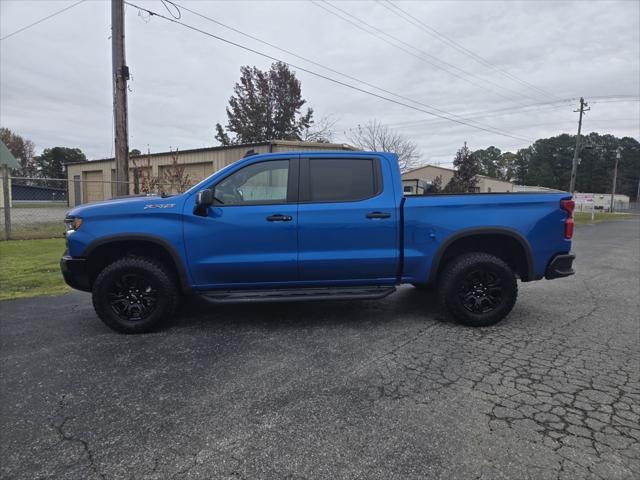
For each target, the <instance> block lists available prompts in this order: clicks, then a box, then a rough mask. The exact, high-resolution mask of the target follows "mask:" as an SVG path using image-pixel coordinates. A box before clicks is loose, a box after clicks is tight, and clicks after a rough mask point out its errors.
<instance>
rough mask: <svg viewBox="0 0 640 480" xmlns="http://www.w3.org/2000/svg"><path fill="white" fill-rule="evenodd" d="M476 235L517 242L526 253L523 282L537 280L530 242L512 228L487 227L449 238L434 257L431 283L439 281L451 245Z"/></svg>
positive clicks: (455, 234)
mask: <svg viewBox="0 0 640 480" xmlns="http://www.w3.org/2000/svg"><path fill="white" fill-rule="evenodd" d="M476 235H505V236H507V237H510V238H513V239H514V240H516V241H517V242H518V243H519V244H520V246H521V247H522V250H523V251H524V254H525V257H526V261H527V278H526V279H522V280H523V281H530V280H534V279H535V271H534V267H533V254H532V253H531V245H530V244H529V241H528V240H527V239H526V238H525V237H524V236H523V235H522V234H520V232H518V231H516V230H512V229H510V228H504V227H502V228H500V227H495V228H486V227H478V228H465V229H464V230H461V231H459V232H457V233H454V234H453V235H450V236H449V237H447V238H446V239H445V240H444V241H443V242H442V243H441V244H440V246H439V247H438V249H437V250H436V253H435V255H434V256H433V261H432V262H431V270H430V272H429V280H428V282H429V283H435V282H436V280H437V275H438V269H439V268H440V262H441V260H442V257H443V256H444V253H445V252H446V251H447V248H449V246H451V244H452V243H453V242H455V241H457V240H460V239H462V238H466V237H472V236H476Z"/></svg>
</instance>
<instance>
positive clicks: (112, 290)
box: [92, 257, 178, 333]
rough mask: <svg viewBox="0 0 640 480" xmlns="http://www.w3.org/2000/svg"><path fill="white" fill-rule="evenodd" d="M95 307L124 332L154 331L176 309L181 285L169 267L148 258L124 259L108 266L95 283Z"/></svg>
mask: <svg viewBox="0 0 640 480" xmlns="http://www.w3.org/2000/svg"><path fill="white" fill-rule="evenodd" d="M92 299H93V307H94V309H95V311H96V313H97V314H98V316H99V317H100V319H101V320H102V321H103V322H104V323H105V324H106V325H107V326H109V327H110V328H112V329H113V330H116V331H118V332H121V333H144V332H149V331H152V330H155V329H156V328H157V327H158V326H160V324H161V323H162V322H163V321H164V320H166V319H167V318H168V317H169V316H170V315H171V314H172V313H173V312H174V310H175V308H176V305H177V302H178V285H177V284H176V281H175V280H174V278H173V276H172V275H171V274H170V273H169V272H168V271H167V269H166V267H165V266H164V265H162V264H161V263H159V262H155V261H153V260H150V259H147V258H139V257H125V258H121V259H120V260H116V261H115V262H113V263H111V264H109V265H107V266H106V267H105V268H104V270H102V271H101V272H100V274H99V275H98V276H97V278H96V279H95V281H94V282H93V289H92Z"/></svg>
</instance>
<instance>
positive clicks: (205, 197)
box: [194, 189, 213, 217]
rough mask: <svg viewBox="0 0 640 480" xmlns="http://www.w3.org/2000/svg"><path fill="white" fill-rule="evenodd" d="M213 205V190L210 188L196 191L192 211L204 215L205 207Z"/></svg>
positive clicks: (205, 212)
mask: <svg viewBox="0 0 640 480" xmlns="http://www.w3.org/2000/svg"><path fill="white" fill-rule="evenodd" d="M211 205H213V192H212V191H211V190H210V189H206V190H200V191H199V192H198V193H196V208H195V209H194V213H195V214H196V215H200V216H202V217H205V216H206V215H207V209H208V208H209V207H210V206H211Z"/></svg>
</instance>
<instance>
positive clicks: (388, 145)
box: [346, 120, 420, 173]
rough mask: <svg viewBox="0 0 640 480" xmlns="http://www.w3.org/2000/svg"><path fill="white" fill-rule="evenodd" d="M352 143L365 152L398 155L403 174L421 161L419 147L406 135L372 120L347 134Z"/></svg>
mask: <svg viewBox="0 0 640 480" xmlns="http://www.w3.org/2000/svg"><path fill="white" fill-rule="evenodd" d="M346 137H347V139H348V140H349V142H350V143H352V144H353V145H354V146H356V147H358V148H362V149H363V150H372V151H376V152H392V153H395V154H397V155H398V163H399V165H400V171H401V172H402V173H404V172H406V171H408V170H411V168H413V167H415V166H416V165H417V164H418V163H419V160H420V151H419V150H418V146H417V145H416V144H415V143H414V142H412V141H411V140H409V139H408V138H407V137H405V136H404V135H402V134H400V133H398V132H396V131H395V130H392V129H391V128H389V127H387V126H386V125H383V124H382V123H380V122H379V121H377V120H371V121H369V122H367V123H366V124H365V125H358V127H357V128H355V129H352V130H350V131H348V132H346Z"/></svg>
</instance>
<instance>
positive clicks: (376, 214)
mask: <svg viewBox="0 0 640 480" xmlns="http://www.w3.org/2000/svg"><path fill="white" fill-rule="evenodd" d="M389 217H391V214H390V213H387V212H369V213H367V218H389Z"/></svg>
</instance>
